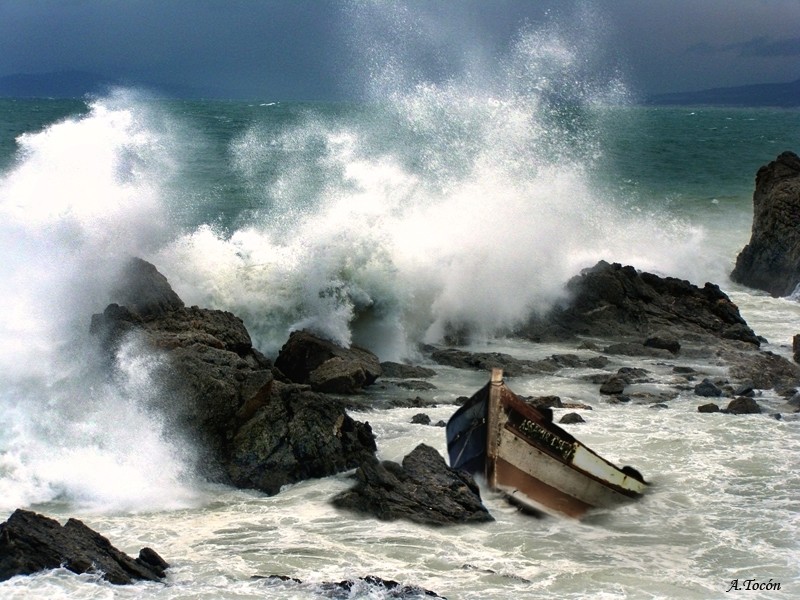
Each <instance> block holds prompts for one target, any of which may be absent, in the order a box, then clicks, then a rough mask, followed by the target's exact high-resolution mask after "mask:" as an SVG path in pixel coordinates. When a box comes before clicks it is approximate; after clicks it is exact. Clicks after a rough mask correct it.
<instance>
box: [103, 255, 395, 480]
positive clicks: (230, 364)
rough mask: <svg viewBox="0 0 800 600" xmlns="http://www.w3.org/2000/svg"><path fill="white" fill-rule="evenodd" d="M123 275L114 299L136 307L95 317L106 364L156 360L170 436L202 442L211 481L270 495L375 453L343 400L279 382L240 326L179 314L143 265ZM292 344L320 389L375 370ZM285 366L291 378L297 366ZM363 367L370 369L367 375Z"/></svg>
mask: <svg viewBox="0 0 800 600" xmlns="http://www.w3.org/2000/svg"><path fill="white" fill-rule="evenodd" d="M124 277H125V278H126V279H124V280H123V281H121V283H120V285H119V286H118V289H117V291H116V295H117V297H118V298H121V299H131V298H135V299H137V301H136V302H135V303H134V304H133V305H132V306H131V307H128V306H121V305H119V304H116V303H113V304H111V305H109V306H108V307H107V308H106V310H105V311H104V312H103V313H102V314H99V315H94V316H93V318H92V327H91V330H92V333H94V334H95V335H96V336H97V338H98V340H99V341H100V343H101V345H102V346H103V348H105V350H106V352H107V354H108V356H109V357H110V359H112V360H113V359H114V357H115V356H116V354H117V352H118V351H119V350H120V348H121V347H122V346H123V344H131V343H133V344H138V345H139V346H140V347H141V348H142V350H141V351H142V352H144V353H148V355H149V356H153V355H155V356H156V357H158V359H159V360H158V361H157V364H156V365H155V366H154V369H153V371H154V373H155V377H156V381H157V382H158V384H159V385H160V386H161V387H162V389H163V393H162V394H160V395H159V397H160V398H162V404H160V405H159V406H158V407H156V408H157V409H158V410H159V412H161V413H162V414H164V415H165V416H166V418H167V419H168V421H169V423H170V426H171V428H172V430H174V431H175V432H179V433H180V434H182V435H184V436H186V437H187V438H188V439H190V440H192V442H194V443H196V444H197V445H198V447H199V457H198V466H199V467H200V469H201V471H202V472H203V473H204V474H205V475H206V476H207V477H208V478H209V479H211V480H213V481H219V482H222V483H229V484H233V485H237V486H239V487H248V488H254V489H259V490H261V491H264V492H266V493H268V494H274V493H277V491H279V490H280V487H281V486H282V485H285V484H287V483H294V482H297V481H301V480H302V479H305V478H308V477H324V476H327V475H332V474H334V473H338V472H340V471H343V470H348V469H350V468H353V467H355V466H356V465H357V464H359V463H360V462H361V461H362V460H363V459H364V457H365V456H366V455H370V454H372V453H374V452H375V449H376V447H375V440H374V436H373V435H372V431H371V429H370V428H369V425H368V424H363V423H359V422H356V421H354V420H353V419H352V418H350V417H349V416H348V415H347V413H346V411H345V406H344V405H343V404H342V403H341V402H339V401H338V400H337V399H335V398H331V397H327V396H321V395H319V394H317V393H315V392H313V391H312V389H311V387H313V386H311V387H310V386H297V385H291V384H290V383H287V382H284V381H281V380H280V379H282V378H283V373H281V372H280V371H278V370H276V369H274V368H273V365H272V364H271V363H270V361H269V360H268V359H267V358H266V357H264V356H263V355H262V354H261V353H260V352H259V351H258V350H256V349H255V348H254V347H253V345H252V342H251V339H250V335H249V333H248V332H247V329H246V328H245V326H244V323H243V322H242V321H241V319H239V318H238V317H236V316H235V315H233V314H231V313H228V312H224V311H217V310H209V309H202V308H198V307H196V306H193V307H190V308H187V307H185V306H184V305H183V302H181V301H180V298H178V297H177V295H175V294H174V292H172V289H171V288H170V287H169V283H168V282H167V280H166V278H164V277H163V276H162V275H161V274H160V273H158V271H157V270H156V269H155V267H154V266H153V265H151V264H149V263H147V262H145V261H143V260H140V259H133V260H132V261H131V262H130V264H129V266H128V268H127V269H126V271H125V273H124ZM126 281H129V282H131V285H132V288H131V289H130V290H125V285H124V284H125V282H126ZM148 285H152V286H154V289H152V290H149V289H148V287H147V286H148ZM293 338H294V339H293V340H292V339H290V341H292V344H290V348H300V349H301V350H298V352H300V351H306V350H308V349H309V348H313V349H314V354H313V357H314V358H313V361H316V362H312V363H309V364H314V365H316V367H320V366H322V367H323V368H322V371H324V374H325V376H324V377H322V376H320V378H319V379H315V380H314V383H315V384H316V387H321V388H323V389H325V390H327V391H337V392H339V391H345V390H350V389H353V387H354V386H360V385H363V384H366V382H367V381H372V380H374V378H375V377H376V376H377V373H378V372H379V369H380V367H379V366H378V363H377V359H375V358H372V357H370V355H368V354H362V353H360V352H358V351H352V350H350V351H348V350H345V349H338V350H337V347H336V346H335V344H332V343H331V342H327V341H324V340H319V339H318V338H314V336H311V335H306V334H302V333H299V334H297V335H295V336H293ZM301 341H302V342H307V343H300V342H301ZM287 343H288V342H287ZM308 351H309V352H311V351H310V350H308ZM337 352H339V353H340V354H336V353H337ZM353 356H358V357H361V358H363V360H361V362H360V363H359V364H358V365H357V368H355V369H354V370H351V369H350V363H347V365H345V366H344V367H343V368H342V369H338V368H337V369H333V368H330V369H329V367H331V365H330V361H329V359H330V358H336V359H337V361H338V360H339V359H340V358H341V357H351V358H352V357H353ZM284 358H286V357H284ZM326 362H327V363H328V364H325V363H326ZM282 364H283V366H284V367H285V368H286V369H287V370H288V371H289V372H290V373H292V374H295V375H296V373H297V372H298V370H299V369H300V366H298V365H295V364H293V363H291V362H286V361H284V362H283V363H282ZM367 364H369V365H372V366H373V367H374V369H372V370H370V371H369V374H367V371H366V370H365V369H366V367H365V365H367ZM336 366H338V363H337V365H336ZM306 367H308V365H306ZM312 372H315V369H307V373H306V375H310V374H312ZM342 373H345V375H342ZM354 373H355V374H354ZM276 376H277V377H278V378H277V379H276ZM304 377H305V376H304Z"/></svg>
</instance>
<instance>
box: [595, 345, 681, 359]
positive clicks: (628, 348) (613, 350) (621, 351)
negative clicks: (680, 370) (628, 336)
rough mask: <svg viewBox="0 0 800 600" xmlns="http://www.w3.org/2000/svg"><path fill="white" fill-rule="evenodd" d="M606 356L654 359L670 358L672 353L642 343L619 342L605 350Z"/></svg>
mask: <svg viewBox="0 0 800 600" xmlns="http://www.w3.org/2000/svg"><path fill="white" fill-rule="evenodd" d="M603 352H605V353H606V354H616V355H617V356H652V357H654V358H669V357H670V356H672V353H671V352H670V351H669V350H665V349H663V348H655V347H650V346H647V345H645V344H643V343H640V342H619V343H616V344H610V345H608V346H606V347H605V348H604V349H603Z"/></svg>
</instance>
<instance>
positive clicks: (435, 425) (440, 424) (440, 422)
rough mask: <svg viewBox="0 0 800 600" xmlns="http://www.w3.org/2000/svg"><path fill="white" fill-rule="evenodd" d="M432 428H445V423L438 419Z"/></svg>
mask: <svg viewBox="0 0 800 600" xmlns="http://www.w3.org/2000/svg"><path fill="white" fill-rule="evenodd" d="M433 426H434V427H447V423H445V422H444V421H442V420H441V419H439V420H438V421H436V423H434V424H433Z"/></svg>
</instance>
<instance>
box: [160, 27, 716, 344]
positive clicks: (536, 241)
mask: <svg viewBox="0 0 800 600" xmlns="http://www.w3.org/2000/svg"><path fill="white" fill-rule="evenodd" d="M579 50H582V49H581V48H578V49H575V48H573V46H572V45H571V44H570V39H569V38H563V37H559V32H558V30H555V31H552V30H547V31H537V30H528V29H526V30H523V31H522V32H521V33H520V34H519V36H518V38H517V41H516V43H515V45H514V46H513V47H511V48H510V49H509V50H508V53H507V55H506V57H505V58H504V60H503V61H502V68H500V69H498V71H497V72H496V73H494V74H493V75H492V81H491V85H489V86H487V87H486V88H482V87H478V86H476V85H475V81H476V80H475V78H474V74H473V72H471V71H469V70H468V69H465V74H464V76H463V77H461V78H451V79H449V80H447V81H443V82H434V81H428V80H424V79H423V80H419V79H414V77H412V76H410V75H408V74H407V73H405V74H402V73H400V72H399V71H398V70H399V69H401V67H402V60H400V59H398V57H397V56H394V55H391V52H392V48H390V47H386V45H385V44H384V45H382V46H380V47H379V48H378V50H377V51H378V52H387V53H389V54H390V55H389V56H386V61H385V62H386V64H387V65H390V68H391V70H393V73H395V74H397V81H400V82H405V83H404V85H405V84H407V87H405V88H404V87H402V86H400V85H392V86H389V84H388V83H386V82H384V81H383V80H380V82H379V83H378V84H376V90H377V91H376V92H375V93H374V101H373V103H371V104H368V105H365V106H359V107H335V108H329V107H322V108H317V107H313V106H307V107H304V108H300V109H296V110H295V111H294V112H293V113H292V119H291V121H287V120H285V119H279V118H278V116H277V115H278V113H273V112H271V111H275V110H277V109H278V108H280V107H276V106H272V107H264V112H263V115H262V117H261V118H259V119H255V120H254V122H253V124H252V125H251V126H250V127H249V128H248V129H247V130H246V131H244V132H243V133H242V134H241V135H240V136H238V137H237V138H235V139H234V140H233V142H232V143H231V145H230V149H229V151H230V155H231V164H232V169H231V172H230V174H231V176H233V177H237V178H240V179H241V180H242V188H243V189H245V190H247V194H248V199H249V201H250V202H251V203H252V204H254V205H256V206H258V207H259V208H258V209H256V210H255V211H253V212H251V213H249V216H250V217H251V218H250V220H249V221H247V222H246V223H242V224H238V225H234V226H233V227H230V228H220V227H216V226H211V225H203V226H201V227H200V228H198V229H197V230H196V231H194V232H192V233H189V234H186V235H183V236H180V237H178V238H177V239H175V240H174V241H173V242H171V243H170V244H168V245H166V246H164V247H163V248H162V249H161V250H159V251H158V253H156V254H154V255H153V256H152V259H153V261H154V262H155V263H156V264H158V265H160V266H161V268H162V270H164V272H165V274H166V275H167V276H168V278H169V279H170V280H171V281H172V282H173V285H174V286H175V288H176V290H177V291H178V293H179V294H180V295H181V296H182V297H184V298H185V299H186V301H187V302H188V303H194V304H198V305H202V306H209V307H214V308H223V309H226V310H231V311H233V312H234V313H235V314H237V315H239V316H241V317H242V318H243V319H244V320H245V322H246V324H247V325H248V328H249V330H250V332H251V334H252V335H253V338H254V341H255V343H256V345H257V346H258V347H259V348H260V349H261V350H262V351H264V352H267V353H268V354H274V353H275V352H277V350H278V349H279V348H280V345H281V344H282V343H283V341H285V339H286V337H287V336H288V334H289V332H290V331H291V330H293V329H298V328H307V329H310V330H312V331H315V332H316V333H319V334H321V335H323V336H325V337H329V338H331V339H333V340H335V341H337V342H338V343H341V344H344V345H348V344H350V343H352V342H356V343H359V344H362V345H366V346H368V347H370V348H371V349H373V350H374V351H376V352H378V353H379V355H381V357H382V358H385V359H398V358H408V357H411V356H414V354H415V352H416V348H417V345H418V344H419V343H420V342H434V343H435V342H439V341H441V340H442V339H443V338H444V336H445V335H446V334H447V333H448V332H450V331H462V332H467V333H468V334H469V335H470V336H471V337H472V338H474V339H490V338H491V337H492V336H495V335H498V334H502V333H505V332H508V331H510V330H513V328H514V327H515V326H517V325H519V324H520V323H522V322H524V321H525V319H527V318H528V317H529V315H530V314H531V313H535V312H539V313H541V312H544V311H546V310H547V309H548V307H550V306H552V305H553V303H554V302H557V301H559V300H561V299H562V298H563V295H564V284H565V283H566V281H567V280H568V279H569V278H570V277H572V276H573V275H576V274H577V273H578V272H579V271H580V269H582V268H585V267H589V266H592V265H593V264H595V263H596V262H597V261H598V260H600V259H604V260H608V261H618V262H623V263H625V264H635V265H636V266H637V267H639V268H643V269H646V270H651V271H655V272H657V273H659V274H668V275H681V276H683V277H686V278H689V279H692V280H695V279H697V278H699V277H701V276H702V273H703V272H706V271H708V270H709V269H708V268H707V267H708V264H714V263H715V262H716V260H717V257H712V256H710V257H708V261H703V260H698V256H700V255H701V253H700V252H699V251H698V248H699V247H700V244H701V243H702V241H703V232H702V230H701V229H700V228H698V227H692V226H689V225H688V224H686V223H684V222H681V221H678V220H676V219H673V218H668V217H666V216H664V215H663V214H660V213H659V212H658V211H652V212H649V213H648V214H646V215H643V214H641V213H637V212H634V211H630V212H628V211H626V210H625V202H624V199H620V198H617V197H614V196H611V195H609V194H608V192H607V188H604V187H603V186H601V185H598V184H597V183H596V182H595V181H594V180H593V179H592V176H591V168H592V166H593V164H594V161H595V160H596V159H597V157H598V156H600V155H601V154H602V140H601V139H600V137H599V136H600V133H601V132H602V131H603V124H604V119H605V118H606V116H607V114H608V113H607V111H608V108H607V106H606V104H605V103H607V102H609V101H611V100H612V99H613V101H614V102H619V101H621V100H622V99H624V96H625V94H624V90H621V89H620V84H619V81H618V80H617V79H615V78H613V77H612V78H610V79H608V80H605V81H603V82H598V81H592V82H587V81H586V79H585V78H583V77H582V75H583V74H584V73H585V71H586V70H587V66H586V64H585V57H584V56H583V55H582V54H581V53H580V52H579ZM583 51H584V52H586V51H585V49H583ZM401 58H402V57H401ZM386 86H389V87H386ZM281 110H282V111H283V112H282V113H281V114H282V115H285V114H286V112H287V111H288V109H287V108H282V109H281ZM273 114H274V115H276V116H275V117H274V120H273V117H272V116H271V115H273ZM701 283H702V281H701Z"/></svg>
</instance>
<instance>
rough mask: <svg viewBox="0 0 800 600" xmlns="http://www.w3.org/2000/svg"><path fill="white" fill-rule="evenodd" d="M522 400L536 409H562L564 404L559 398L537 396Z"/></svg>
mask: <svg viewBox="0 0 800 600" xmlns="http://www.w3.org/2000/svg"><path fill="white" fill-rule="evenodd" d="M523 400H525V402H526V403H527V404H530V405H531V406H535V407H536V408H543V407H547V408H564V403H563V402H561V398H560V397H559V396H539V397H537V398H523Z"/></svg>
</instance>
